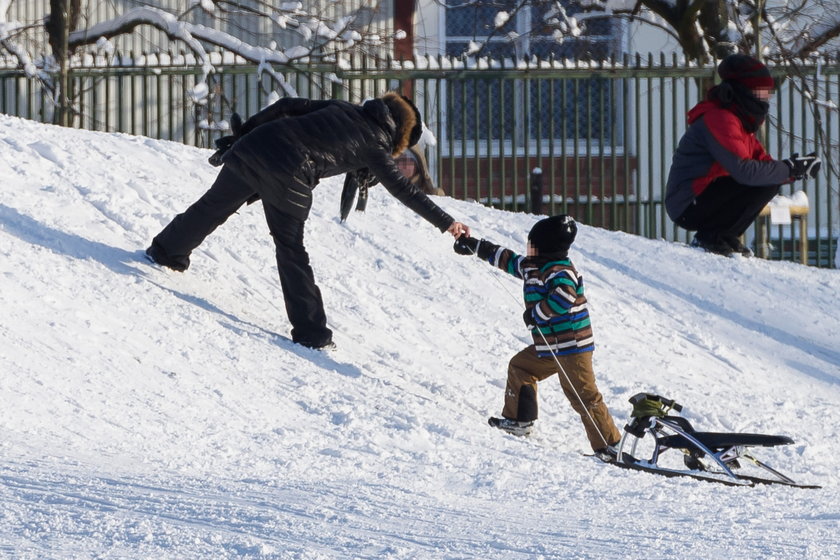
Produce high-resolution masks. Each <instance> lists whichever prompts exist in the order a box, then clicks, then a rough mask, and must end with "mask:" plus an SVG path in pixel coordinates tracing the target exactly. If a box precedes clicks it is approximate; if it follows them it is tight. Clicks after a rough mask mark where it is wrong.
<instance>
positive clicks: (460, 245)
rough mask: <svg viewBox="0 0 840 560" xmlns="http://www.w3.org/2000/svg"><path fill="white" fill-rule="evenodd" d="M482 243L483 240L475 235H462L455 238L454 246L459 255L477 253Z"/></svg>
mask: <svg viewBox="0 0 840 560" xmlns="http://www.w3.org/2000/svg"><path fill="white" fill-rule="evenodd" d="M480 245H481V240H480V239H476V238H475V237H467V236H466V235H462V236H461V237H459V238H458V239H456V240H455V245H453V246H452V248H453V249H454V250H455V252H456V253H458V254H459V255H477V254H478V247H479V246H480Z"/></svg>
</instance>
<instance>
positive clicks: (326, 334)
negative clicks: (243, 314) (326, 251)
mask: <svg viewBox="0 0 840 560" xmlns="http://www.w3.org/2000/svg"><path fill="white" fill-rule="evenodd" d="M255 194H256V192H255V190H254V189H253V188H252V187H251V186H249V184H248V183H247V182H246V181H245V180H244V179H243V178H242V177H241V175H240V174H239V173H237V172H236V171H235V170H233V169H229V168H228V167H227V166H225V167H223V168H222V170H221V171H220V172H219V175H218V177H216V181H215V182H214V183H213V185H212V186H211V187H210V189H209V190H208V191H207V192H206V193H204V194H203V195H202V196H201V198H199V199H198V200H197V201H196V202H195V203H193V204H192V205H191V206H190V207H189V208H187V209H186V210H185V211H184V212H183V213H182V214H178V215H177V216H176V217H175V218H174V219H173V220H172V221H171V222H170V223H169V225H167V226H166V227H165V228H164V229H163V230H162V231H161V232H160V233H159V234H158V235H156V236H155V238H154V240H153V241H152V243H153V244H155V245H157V248H158V249H159V250H162V251H163V252H164V253H165V254H166V255H167V257H168V258H169V260H172V261H175V262H178V263H180V264H182V265H183V266H184V267H185V268H186V267H189V264H190V254H191V253H192V251H193V250H194V249H195V248H196V247H198V246H199V245H201V243H202V242H203V241H204V239H205V238H206V237H207V236H208V235H210V234H211V233H213V231H215V230H216V228H217V227H219V226H220V225H222V224H223V223H225V221H227V219H228V218H229V217H230V216H231V215H232V214H233V213H234V212H236V211H237V210H239V208H241V207H242V205H243V204H245V203H246V202H247V201H248V200H250V199H252V198H253V196H254V195H255ZM263 210H264V212H265V219H266V222H267V223H268V229H269V231H270V232H271V236H272V238H273V239H274V245H275V256H276V258H277V270H278V272H279V275H280V286H281V287H282V289H283V300H284V302H285V305H286V314H287V315H288V317H289V322H290V323H291V324H292V339H293V340H294V341H295V342H300V343H303V344H306V345H309V346H322V345H323V344H325V343H327V342H329V341H330V340H332V331H331V330H330V329H328V328H327V318H326V314H325V312H324V302H323V299H322V297H321V291H320V289H319V288H318V286H317V285H316V284H315V276H314V274H313V272H312V267H311V266H310V264H309V254H308V253H307V252H306V248H305V247H304V245H303V234H304V223H305V222H304V221H302V220H300V219H297V218H294V217H292V216H290V215H288V214H286V213H284V212H283V210H282V209H281V208H277V207H276V206H274V205H272V204H270V203H266V202H263Z"/></svg>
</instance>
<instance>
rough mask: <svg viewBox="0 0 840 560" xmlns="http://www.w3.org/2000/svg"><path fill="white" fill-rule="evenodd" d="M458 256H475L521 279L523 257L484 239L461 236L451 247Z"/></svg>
mask: <svg viewBox="0 0 840 560" xmlns="http://www.w3.org/2000/svg"><path fill="white" fill-rule="evenodd" d="M452 248H453V249H454V250H455V252H456V253H458V254H459V255H475V256H476V257H478V258H479V259H481V260H483V261H485V262H487V263H490V264H492V265H493V266H495V267H497V268H500V269H502V270H504V271H505V272H507V273H508V274H510V275H512V276H516V277H517V278H520V279H521V278H523V276H522V261H523V260H525V257H523V256H522V255H518V254H516V253H514V252H513V251H511V250H510V249H505V248H504V247H500V246H499V245H496V244H495V243H492V242H490V241H488V240H486V239H476V238H475V237H467V236H465V235H462V236H461V237H459V238H458V239H456V240H455V245H454V246H453V247H452Z"/></svg>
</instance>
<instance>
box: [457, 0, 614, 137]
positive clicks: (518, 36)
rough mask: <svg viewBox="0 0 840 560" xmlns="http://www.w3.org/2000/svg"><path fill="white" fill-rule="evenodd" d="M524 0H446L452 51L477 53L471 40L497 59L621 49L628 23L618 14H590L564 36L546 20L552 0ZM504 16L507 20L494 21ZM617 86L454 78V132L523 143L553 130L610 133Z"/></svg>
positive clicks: (595, 55) (583, 56) (597, 55)
mask: <svg viewBox="0 0 840 560" xmlns="http://www.w3.org/2000/svg"><path fill="white" fill-rule="evenodd" d="M520 3H521V2H515V1H512V0H497V1H495V2H489V1H481V2H478V3H476V2H475V0H446V14H445V22H446V23H445V31H446V43H445V50H446V54H447V55H449V56H454V57H458V56H462V55H468V56H469V55H473V54H475V49H471V45H475V44H480V45H482V47H481V50H480V51H478V56H480V57H488V58H491V59H492V58H507V59H518V60H522V59H523V58H525V57H528V58H530V57H536V58H539V59H544V60H547V59H549V58H551V57H553V58H555V59H557V60H565V59H570V60H575V59H576V60H594V61H601V60H606V59H609V57H610V56H612V55H614V54H616V53H618V52H619V51H620V44H621V35H622V25H621V23H620V22H619V21H617V20H614V19H609V18H603V19H592V20H587V21H585V22H583V23H580V24H578V26H579V28H580V31H581V32H580V34H579V35H578V36H576V37H575V36H572V35H571V34H566V35H565V36H564V37H562V40H558V38H556V37H555V35H554V30H553V29H552V28H551V27H549V26H546V25H543V24H542V22H545V21H546V20H547V18H548V17H552V16H551V14H550V12H549V11H548V10H549V8H550V6H548V5H546V4H544V3H543V4H541V5H539V6H537V5H527V6H524V7H522V6H520ZM552 4H554V5H556V4H557V3H552ZM562 4H563V5H564V7H565V10H566V13H567V14H568V15H569V16H572V15H574V13H576V11H577V10H578V9H579V8H577V7H576V6H575V5H574V4H572V3H570V2H568V1H566V0H564V1H563V2H562ZM518 6H519V8H518V9H517V7H518ZM499 14H502V15H501V16H500V15H499ZM505 16H507V17H508V19H507V21H506V22H504V25H503V26H502V27H501V28H500V29H494V27H495V23H496V22H500V21H503V20H504V19H505ZM616 89H617V88H616V87H615V86H614V85H613V84H612V81H610V80H604V79H598V78H578V79H557V80H553V79H501V78H498V77H488V78H486V79H484V78H478V79H465V80H450V83H449V84H448V89H447V100H448V103H447V114H448V115H449V116H450V118H451V117H452V116H457V117H455V118H454V119H453V120H452V122H451V123H450V124H449V126H450V130H451V139H452V140H456V141H458V140H476V139H511V140H512V141H514V142H516V143H517V144H518V145H522V144H523V143H524V142H527V141H539V140H545V139H548V138H552V139H554V140H558V141H560V140H562V141H577V140H594V141H597V140H598V139H601V138H609V137H610V136H611V135H612V134H613V133H614V132H615V131H614V130H613V128H614V127H615V126H617V122H618V121H619V120H620V119H618V118H617V117H618V115H617V114H616V113H617V107H619V106H620V97H621V92H620V91H616ZM619 89H620V88H619Z"/></svg>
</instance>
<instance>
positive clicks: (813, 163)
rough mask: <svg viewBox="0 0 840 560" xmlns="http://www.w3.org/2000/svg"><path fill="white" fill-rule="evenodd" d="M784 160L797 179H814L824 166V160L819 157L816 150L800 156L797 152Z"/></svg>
mask: <svg viewBox="0 0 840 560" xmlns="http://www.w3.org/2000/svg"><path fill="white" fill-rule="evenodd" d="M782 161H784V162H785V163H786V164H787V165H788V167H790V174H791V176H792V177H793V178H794V179H796V180H799V179H805V178H807V177H811V178H812V179H813V178H814V177H816V176H817V173H819V171H820V167H821V166H822V161H821V160H820V158H818V157H817V153H816V152H811V153H810V154H808V155H807V156H800V155H799V154H798V153H796V154H793V155H792V156H790V157H789V158H787V159H785V160H782Z"/></svg>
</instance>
